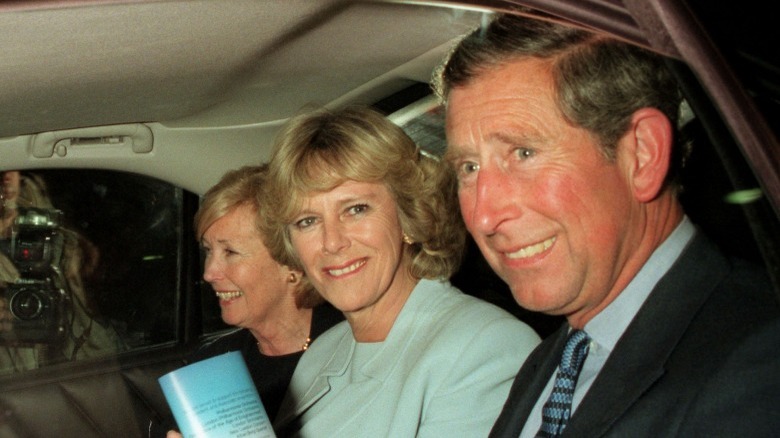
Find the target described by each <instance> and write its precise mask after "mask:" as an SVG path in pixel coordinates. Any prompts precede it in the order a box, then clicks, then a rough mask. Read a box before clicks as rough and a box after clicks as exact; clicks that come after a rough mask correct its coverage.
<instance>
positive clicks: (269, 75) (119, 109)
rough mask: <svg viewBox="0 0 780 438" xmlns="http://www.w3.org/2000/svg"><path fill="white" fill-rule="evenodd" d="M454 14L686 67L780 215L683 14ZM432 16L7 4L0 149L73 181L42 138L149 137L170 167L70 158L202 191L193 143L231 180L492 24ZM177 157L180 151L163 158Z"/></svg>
mask: <svg viewBox="0 0 780 438" xmlns="http://www.w3.org/2000/svg"><path fill="white" fill-rule="evenodd" d="M457 3H458V4H459V5H467V4H468V5H469V6H484V7H489V8H490V9H494V10H503V9H507V8H510V7H512V6H513V5H514V4H522V5H526V6H530V7H534V8H537V9H539V10H541V11H544V12H548V13H550V14H552V15H554V16H556V17H560V18H561V19H562V20H567V21H570V22H572V23H577V24H579V25H582V26H585V27H588V28H591V29H594V30H596V31H600V32H607V33H609V34H612V35H614V36H617V37H620V38H624V39H626V40H629V41H631V42H634V43H637V44H640V45H643V46H646V47H650V48H652V49H654V50H656V51H658V52H661V53H664V54H666V55H669V56H672V57H675V58H679V59H682V60H684V61H685V62H686V63H687V64H688V65H689V66H690V67H691V69H692V70H693V71H694V73H695V74H696V75H697V77H698V79H699V80H700V81H701V82H702V85H703V86H704V87H705V89H706V90H707V91H708V92H709V94H710V97H711V98H712V100H713V102H714V103H715V104H717V105H718V107H719V108H721V110H722V115H723V117H724V119H725V120H726V122H727V124H728V125H729V128H730V129H731V130H732V132H733V133H734V135H735V137H736V139H737V140H738V141H739V143H740V144H741V146H742V147H743V149H744V151H745V153H746V155H747V156H748V158H749V159H750V161H751V162H752V163H753V165H754V167H755V170H756V173H757V175H758V177H759V179H760V180H761V181H762V182H763V184H764V189H765V192H766V193H767V194H768V195H769V196H770V199H771V200H773V201H774V202H773V203H774V205H775V207H776V208H777V206H778V205H780V147H777V145H778V142H777V138H776V137H775V134H774V132H773V131H772V129H771V128H770V124H769V123H768V122H767V121H766V120H765V119H764V118H763V116H762V114H761V112H760V111H759V110H758V108H757V107H756V104H755V102H754V101H753V100H752V99H751V98H750V97H749V95H748V91H747V90H746V89H745V88H743V87H742V86H740V85H738V84H739V81H738V80H737V79H736V76H735V73H734V71H733V70H732V68H731V67H730V66H729V64H727V63H726V62H725V59H724V57H723V56H722V54H721V53H720V52H719V51H718V48H717V46H716V45H715V44H714V42H713V39H712V38H711V36H710V35H708V34H707V33H706V32H705V29H704V28H703V27H702V26H701V25H700V22H699V21H698V20H697V17H696V16H695V15H694V13H692V10H691V9H690V8H689V7H687V6H686V5H685V4H683V3H682V2H680V1H679V0H580V1H577V2H571V1H568V0H525V1H467V2H457ZM694 3H697V2H694ZM431 4H440V5H448V4H449V5H451V3H448V2H436V1H425V2H422V1H404V2H398V1H395V2H387V1H342V0H317V1H313V0H286V1H255V0H221V1H213V0H195V1H181V0H177V1H76V2H73V1H69V2H66V1H43V2H42V1H14V2H4V3H1V4H0V35H3V40H4V43H3V44H2V45H0V57H1V59H3V62H2V63H0V87H2V88H1V89H2V90H3V93H2V94H0V137H9V138H10V137H14V136H19V135H23V137H17V138H10V139H6V140H0V150H4V155H6V157H5V158H6V159H4V160H3V162H0V165H2V166H3V167H4V168H12V167H17V168H25V167H34V166H37V167H57V166H60V167H62V166H63V164H61V163H58V162H56V160H55V161H52V160H48V161H47V160H43V161H40V160H35V159H30V157H29V154H28V153H25V151H26V150H28V149H29V147H28V144H29V143H30V142H31V141H32V139H33V136H29V138H28V135H31V134H36V133H42V132H46V131H57V130H63V129H72V128H82V127H88V126H106V125H114V124H127V123H148V124H149V126H151V127H152V131H153V132H154V137H155V138H154V153H155V154H158V155H159V154H161V155H163V157H159V158H157V159H156V160H154V163H147V164H135V165H134V164H128V163H127V162H122V159H121V158H119V157H111V156H101V157H93V156H87V155H86V154H85V156H83V157H80V156H78V154H72V153H71V154H70V155H69V157H70V159H71V163H69V164H68V166H70V167H76V166H78V165H79V164H81V165H83V166H89V167H107V168H118V169H124V170H131V171H139V172H142V173H149V174H153V175H154V174H158V175H160V174H164V173H163V172H164V169H163V167H164V163H168V166H167V167H168V170H169V171H170V172H173V173H174V175H172V176H171V178H170V179H169V180H171V181H172V182H175V183H179V184H180V185H182V186H184V187H185V188H189V189H191V190H194V191H196V192H202V191H203V190H205V188H207V187H208V186H209V185H210V184H212V183H213V182H214V181H215V180H216V178H218V176H219V174H221V173H222V172H223V171H224V170H225V167H219V166H217V168H215V169H213V170H212V171H211V172H209V171H206V170H207V169H205V168H203V166H204V164H203V163H199V162H197V160H195V159H194V158H192V156H191V155H190V158H189V159H191V160H192V161H193V165H194V167H195V168H196V169H197V168H199V167H200V168H202V170H204V171H206V172H205V173H204V176H205V177H204V178H203V179H202V181H192V179H193V178H192V175H191V174H189V175H188V174H185V173H183V172H182V171H181V170H176V169H173V168H171V167H170V163H172V162H176V161H177V160H178V161H179V162H181V161H182V160H183V161H184V162H186V161H187V160H188V157H187V155H188V154H187V155H185V154H182V153H181V152H182V150H184V149H182V148H184V147H185V146H184V145H187V147H189V148H190V150H189V152H190V153H198V152H199V151H200V152H202V153H203V154H206V155H211V162H212V163H214V162H223V161H224V162H225V163H229V165H228V166H227V167H235V166H233V164H238V163H241V162H244V161H247V160H252V161H254V160H263V159H265V158H266V157H267V150H268V145H269V144H270V142H271V139H272V138H273V135H274V133H275V132H276V129H277V128H278V126H279V125H280V124H281V123H283V121H284V120H285V119H286V118H288V117H290V116H291V115H293V114H295V113H296V112H298V111H300V110H301V108H302V107H304V106H305V105H307V104H310V103H316V104H321V105H329V106H337V105H340V104H343V103H347V102H349V103H354V102H364V103H370V102H374V101H376V100H378V99H379V98H382V97H385V96H388V95H390V94H392V93H393V92H396V91H399V90H401V89H403V88H405V87H407V86H409V85H411V84H413V83H416V82H426V81H428V80H429V78H430V75H431V70H432V68H433V67H434V66H435V65H436V64H437V63H438V62H439V61H440V60H441V58H442V57H443V56H444V54H446V52H447V50H448V49H449V47H451V44H452V41H453V39H454V38H457V37H458V36H459V35H461V34H463V33H465V32H467V31H468V30H469V29H471V28H473V27H474V26H476V25H478V24H480V22H482V21H483V20H484V19H485V15H484V14H482V13H480V12H474V11H473V10H472V11H466V10H463V9H453V8H431V7H427V6H428V5H431ZM705 4H706V3H705ZM108 132H110V131H108ZM174 144H175V145H178V146H177V147H173V146H170V149H165V148H166V147H168V145H174ZM767 146H770V147H767ZM771 146H774V147H771ZM214 149H221V150H222V151H221V152H220V153H221V155H220V153H217V154H216V155H214V154H215V152H214ZM11 151H14V152H11ZM166 151H167V152H168V153H170V154H171V155H170V156H166V155H165V154H166ZM206 151H208V153H206ZM98 158H99V159H98ZM78 160H82V161H81V162H79V161H78ZM215 160H216V161H215ZM138 161H141V162H143V160H138ZM155 165H156V166H161V167H159V168H157V169H155V168H154V166H155ZM134 166H135V167H134ZM150 166H151V167H150ZM179 167H182V168H186V167H187V166H179ZM187 170H188V171H190V172H191V171H192V170H193V169H192V168H190V169H187ZM176 172H179V173H181V174H180V175H178V176H177V174H176Z"/></svg>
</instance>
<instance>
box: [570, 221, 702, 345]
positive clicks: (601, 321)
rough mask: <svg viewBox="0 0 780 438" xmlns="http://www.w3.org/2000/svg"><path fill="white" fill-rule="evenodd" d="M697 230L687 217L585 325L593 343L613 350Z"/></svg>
mask: <svg viewBox="0 0 780 438" xmlns="http://www.w3.org/2000/svg"><path fill="white" fill-rule="evenodd" d="M695 231H696V228H695V227H694V225H693V223H691V221H690V219H688V217H687V216H684V217H683V220H682V221H681V222H680V223H679V224H678V225H677V227H676V228H675V229H674V231H673V232H672V233H671V234H670V235H669V237H667V238H666V240H664V242H663V243H661V245H660V246H658V248H656V249H655V251H653V253H652V254H651V255H650V258H649V259H648V260H647V262H646V263H645V264H644V266H642V269H640V270H639V272H637V274H636V276H635V277H634V278H633V279H632V280H631V282H630V283H629V284H628V286H626V288H625V289H623V291H622V292H621V293H620V294H619V295H618V296H617V298H615V300H614V301H613V302H611V303H610V304H609V305H608V306H607V307H606V308H605V309H604V310H602V311H601V312H599V314H598V315H596V316H595V317H594V318H593V319H591V320H590V321H589V322H588V323H587V324H585V331H586V332H587V333H588V335H589V336H590V337H591V339H592V340H593V342H595V343H597V344H598V345H599V346H600V347H602V348H606V349H607V350H609V351H612V350H613V349H614V347H615V344H617V341H618V339H620V337H621V336H622V335H623V332H625V330H626V328H627V327H628V325H629V324H630V323H631V321H632V320H633V319H634V316H636V314H637V313H638V312H639V309H640V308H641V307H642V304H644V302H645V300H646V299H647V297H648V296H649V295H650V292H651V291H652V290H653V288H654V287H655V285H656V284H657V283H658V281H659V280H661V278H662V277H663V276H664V275H665V274H666V272H667V271H669V269H670V268H671V267H672V265H673V264H674V262H675V261H677V259H678V258H679V257H680V254H682V251H683V249H685V246H686V245H687V244H688V242H690V240H691V239H692V238H693V235H694V233H695Z"/></svg>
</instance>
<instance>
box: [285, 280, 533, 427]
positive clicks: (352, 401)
mask: <svg viewBox="0 0 780 438" xmlns="http://www.w3.org/2000/svg"><path fill="white" fill-rule="evenodd" d="M538 343H539V337H538V336H537V334H536V333H535V332H534V331H533V330H532V329H531V328H530V327H528V326H527V325H525V324H523V323H522V322H520V321H519V320H518V319H517V318H515V317H514V316H512V315H510V314H509V313H507V312H505V311H503V310H501V309H499V308H498V307H496V306H493V305H491V304H488V303H486V302H484V301H481V300H478V299H476V298H474V297H471V296H469V295H465V294H463V293H462V292H461V291H459V290H458V289H456V288H454V287H452V286H451V285H450V284H449V283H448V282H439V281H432V280H421V281H420V282H419V284H418V285H417V286H416V287H415V289H414V291H413V292H412V294H411V296H410V297H409V299H408V301H407V302H406V304H405V305H404V308H403V310H402V311H401V313H400V314H399V315H398V318H397V319H396V321H395V324H394V325H393V328H392V330H391V331H390V333H389V334H388V336H387V338H386V340H385V341H384V342H383V343H382V344H383V345H382V346H381V347H380V348H379V350H378V351H377V352H376V354H375V355H374V356H373V357H371V358H370V359H369V360H368V361H366V362H365V363H364V365H363V366H362V367H360V368H359V369H355V370H352V369H351V361H352V358H353V353H354V351H355V346H356V343H355V339H354V337H353V336H352V331H351V329H350V326H349V324H347V323H346V322H343V323H340V324H338V325H336V326H335V327H333V328H332V329H330V330H329V331H327V332H325V333H324V334H323V335H321V336H320V337H319V338H318V339H317V342H315V343H313V344H312V346H311V347H310V348H309V350H308V351H307V352H306V353H305V354H304V355H303V358H302V359H301V361H300V362H299V363H298V367H297V368H296V370H295V373H294V374H293V378H292V381H291V383H290V387H289V389H288V392H287V395H286V397H285V400H284V401H283V402H282V406H281V408H280V411H279V413H278V415H277V417H276V422H275V425H274V428H275V429H276V430H277V433H278V434H279V436H304V437H317V438H321V437H382V436H392V437H394V438H395V437H414V436H420V437H423V436H436V437H447V438H454V437H485V436H487V434H488V432H489V431H490V428H491V426H493V423H494V421H495V420H496V418H497V417H498V414H499V412H500V411H501V407H502V406H503V404H504V401H505V400H506V398H507V394H508V393H509V388H510V386H511V384H512V380H513V379H514V377H515V375H516V374H517V371H518V370H519V369H520V366H521V365H522V364H523V362H524V361H525V358H526V357H527V356H528V354H529V353H530V352H531V350H533V349H534V347H536V345H537V344H538ZM356 375H357V376H358V377H359V378H357V379H355V376H356ZM345 379H346V380H345ZM339 380H341V385H345V384H348V382H350V381H353V380H358V381H359V383H351V384H348V386H347V387H346V388H345V389H344V390H343V391H341V392H339V393H334V394H330V395H329V392H330V390H331V388H332V386H331V385H332V384H335V383H336V382H339ZM337 386H338V385H337ZM318 402H320V403H324V404H321V405H317V407H316V409H315V410H316V411H317V412H316V413H315V414H312V413H311V411H310V408H311V407H312V406H314V405H315V404H316V403H318Z"/></svg>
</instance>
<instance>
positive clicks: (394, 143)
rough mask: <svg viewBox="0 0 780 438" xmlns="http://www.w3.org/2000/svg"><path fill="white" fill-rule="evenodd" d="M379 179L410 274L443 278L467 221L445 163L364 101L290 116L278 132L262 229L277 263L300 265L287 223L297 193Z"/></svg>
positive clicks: (456, 257)
mask: <svg viewBox="0 0 780 438" xmlns="http://www.w3.org/2000/svg"><path fill="white" fill-rule="evenodd" d="M348 180H351V181H360V182H381V183H383V184H385V186H386V187H387V188H388V189H389V191H390V193H391V194H392V196H393V198H394V200H395V202H396V205H397V210H398V217H399V221H400V224H401V228H402V231H403V233H405V234H406V236H408V237H409V238H410V240H411V241H412V242H414V243H412V244H411V245H406V251H407V252H408V253H409V255H410V256H411V257H410V259H411V260H412V262H411V266H410V273H411V274H412V275H413V276H414V277H416V278H449V277H450V276H451V275H452V274H453V273H454V272H455V270H457V268H458V267H459V265H460V262H461V259H462V255H463V248H464V244H465V228H464V226H463V222H462V220H461V216H460V213H459V210H458V203H457V182H456V178H455V175H454V172H453V170H452V169H451V168H450V166H448V165H446V164H445V163H443V162H441V161H440V160H439V159H437V158H434V157H431V156H429V155H427V154H423V153H421V152H420V150H419V149H418V148H417V146H416V145H415V143H414V141H412V139H411V138H409V136H407V135H406V134H405V133H404V131H403V130H402V129H401V128H399V127H398V126H396V125H395V124H393V123H392V122H391V121H390V120H388V119H387V118H386V117H384V116H383V115H381V114H380V113H378V112H376V111H374V110H372V109H369V108H363V107H350V108H345V109H341V110H327V109H319V110H316V111H313V112H310V113H306V114H302V115H300V116H298V117H295V118H293V119H292V120H291V121H290V122H289V123H288V124H287V125H286V126H285V127H284V128H283V129H282V131H281V132H280V134H279V136H278V137H277V141H276V143H275V145H274V150H273V154H272V156H271V160H270V163H269V175H268V180H267V190H266V191H265V192H264V193H265V195H266V197H265V198H264V201H263V202H264V203H265V205H266V207H267V214H265V215H264V216H263V220H262V221H261V228H262V229H263V234H264V235H265V236H266V237H267V239H268V240H267V241H266V246H268V249H269V250H270V251H271V254H272V255H273V256H274V257H275V258H276V259H277V261H280V262H282V263H285V264H288V265H289V266H294V267H295V268H297V269H302V266H301V263H300V261H299V259H298V257H297V255H296V253H295V251H294V250H293V247H292V243H291V241H290V235H289V231H288V225H289V224H290V222H291V221H292V220H293V218H294V217H295V215H297V214H298V212H299V210H300V208H301V205H302V198H304V197H305V196H307V195H309V194H311V193H314V192H322V191H328V190H331V189H333V188H334V187H336V186H338V185H339V184H341V183H343V182H345V181H348Z"/></svg>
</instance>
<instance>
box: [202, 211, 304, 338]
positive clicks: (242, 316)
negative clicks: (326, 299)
mask: <svg viewBox="0 0 780 438" xmlns="http://www.w3.org/2000/svg"><path fill="white" fill-rule="evenodd" d="M254 224H255V210H254V209H253V208H251V207H249V206H240V207H237V208H235V209H234V210H232V211H231V212H229V213H228V214H226V215H224V216H222V217H221V218H219V219H218V220H216V221H215V222H214V223H213V224H211V226H210V227H209V228H207V229H206V232H205V233H204V234H203V238H202V244H203V248H204V250H205V253H206V264H205V271H204V273H203V278H204V279H205V280H206V281H208V282H209V283H210V284H211V287H212V288H214V292H216V294H217V298H218V299H219V305H220V308H221V309H222V320H223V321H225V323H227V324H230V325H235V326H239V327H244V328H252V327H254V326H257V325H258V324H261V323H262V322H263V321H264V320H266V318H268V317H269V316H270V315H273V314H274V312H281V311H282V310H280V309H282V308H283V307H284V306H294V298H293V297H292V294H291V290H290V283H289V282H288V276H289V270H288V269H287V268H285V267H284V266H281V265H279V264H278V263H276V262H275V261H274V260H273V259H272V258H271V256H270V254H269V253H268V249H266V247H265V245H264V244H263V241H262V238H261V237H260V235H259V234H258V232H257V231H256V229H255V227H254Z"/></svg>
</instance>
